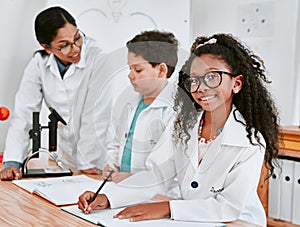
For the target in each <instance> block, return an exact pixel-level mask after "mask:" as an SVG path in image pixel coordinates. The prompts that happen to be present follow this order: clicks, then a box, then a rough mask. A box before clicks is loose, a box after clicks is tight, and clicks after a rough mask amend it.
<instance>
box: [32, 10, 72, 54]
mask: <svg viewBox="0 0 300 227" xmlns="http://www.w3.org/2000/svg"><path fill="white" fill-rule="evenodd" d="M66 23H70V24H72V25H74V26H75V27H77V25H76V21H75V19H74V18H73V17H72V15H71V14H70V13H68V12H67V11H66V10H65V9H63V8H61V7H59V6H56V7H50V8H48V9H45V10H44V11H42V12H40V13H39V14H38V15H37V17H36V19H35V24H34V29H35V36H36V39H37V41H38V42H39V43H40V44H47V45H50V43H51V42H52V41H53V39H54V38H55V37H56V35H57V30H58V29H60V28H62V27H64V26H65V24H66ZM37 52H39V53H41V54H42V56H45V55H47V53H46V51H45V50H40V51H37Z"/></svg>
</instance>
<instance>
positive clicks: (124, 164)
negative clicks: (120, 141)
mask: <svg viewBox="0 0 300 227" xmlns="http://www.w3.org/2000/svg"><path fill="white" fill-rule="evenodd" d="M149 105H150V104H145V103H144V99H141V101H140V102H139V105H138V107H137V109H136V111H135V114H134V117H133V119H132V122H131V125H130V129H129V133H128V136H127V139H126V144H125V147H124V151H123V155H122V161H121V166H120V172H128V173H130V166H131V153H132V138H133V134H134V128H135V124H136V121H137V118H138V117H139V115H140V113H141V112H142V111H143V110H144V109H146V108H147V107H148V106H149Z"/></svg>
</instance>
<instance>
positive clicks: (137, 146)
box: [107, 82, 176, 173]
mask: <svg viewBox="0 0 300 227" xmlns="http://www.w3.org/2000/svg"><path fill="white" fill-rule="evenodd" d="M175 91H176V89H175V85H174V84H173V83H170V82H168V83H167V85H166V86H165V87H164V88H163V90H162V91H161V92H160V93H159V95H158V96H157V97H156V98H155V100H154V101H153V102H152V103H151V105H150V106H148V107H147V108H146V109H144V110H143V111H142V112H141V113H140V115H139V116H138V118H137V121H136V126H135V129H134V134H133V139H132V154H131V155H132V156H131V173H136V172H139V171H142V170H145V169H147V166H146V160H147V158H148V156H149V154H150V153H151V152H152V151H153V148H154V147H155V145H156V143H157V142H158V141H159V139H160V137H161V135H162V133H163V132H164V130H165V129H166V127H167V125H168V124H169V122H170V121H172V122H173V120H174V118H175V111H174V110H173V105H174V92H175ZM141 99H142V95H140V94H139V93H136V92H134V91H133V90H132V86H130V87H128V88H127V89H125V90H124V92H122V94H121V95H120V97H119V99H118V100H117V101H116V104H115V105H114V108H113V118H112V124H111V126H110V130H111V135H113V139H112V140H111V142H110V143H109V144H108V150H107V163H108V164H115V165H117V166H120V164H121V160H122V155H123V151H124V146H125V143H126V140H127V135H128V132H129V129H130V126H131V123H132V120H133V117H134V114H135V111H136V109H137V106H138V104H139V102H140V100H141Z"/></svg>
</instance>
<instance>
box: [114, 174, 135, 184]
mask: <svg viewBox="0 0 300 227" xmlns="http://www.w3.org/2000/svg"><path fill="white" fill-rule="evenodd" d="M131 175H132V173H127V172H117V173H113V174H112V175H111V180H112V181H113V182H115V183H119V182H121V181H122V180H124V179H126V178H127V177H130V176H131Z"/></svg>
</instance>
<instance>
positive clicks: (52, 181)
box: [12, 175, 111, 206]
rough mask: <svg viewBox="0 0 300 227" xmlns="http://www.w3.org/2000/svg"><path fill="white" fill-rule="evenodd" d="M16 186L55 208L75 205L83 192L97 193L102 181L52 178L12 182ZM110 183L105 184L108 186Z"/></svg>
mask: <svg viewBox="0 0 300 227" xmlns="http://www.w3.org/2000/svg"><path fill="white" fill-rule="evenodd" d="M12 182H13V183H14V184H16V185H17V186H19V187H21V188H23V189H25V190H26V191H28V192H31V193H36V194H38V195H40V196H42V197H44V198H45V199H47V200H49V201H50V202H52V203H54V204H55V205H57V206H61V205H68V204H76V203H77V201H78V197H79V196H80V195H81V194H82V193H84V192H85V191H93V192H95V191H97V189H98V188H99V186H100V185H101V183H102V181H100V180H96V179H93V178H90V177H87V176H85V175H78V176H66V177H52V178H42V179H33V180H24V179H23V180H14V181H12ZM109 183H111V182H107V184H109Z"/></svg>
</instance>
